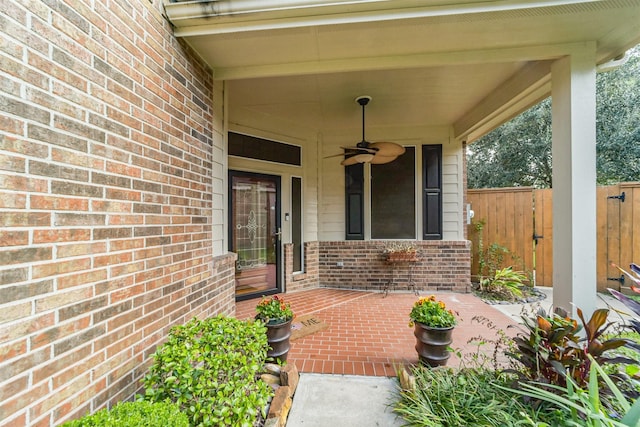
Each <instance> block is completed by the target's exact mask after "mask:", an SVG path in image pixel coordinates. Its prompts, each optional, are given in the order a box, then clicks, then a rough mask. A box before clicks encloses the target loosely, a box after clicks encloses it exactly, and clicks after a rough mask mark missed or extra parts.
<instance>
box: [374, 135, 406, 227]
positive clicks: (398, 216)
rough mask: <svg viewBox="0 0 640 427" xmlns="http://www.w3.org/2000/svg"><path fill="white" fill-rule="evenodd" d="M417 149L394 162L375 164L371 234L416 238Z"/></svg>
mask: <svg viewBox="0 0 640 427" xmlns="http://www.w3.org/2000/svg"><path fill="white" fill-rule="evenodd" d="M415 159H416V154H415V148H413V147H407V151H406V152H405V153H404V154H403V155H401V156H400V157H398V158H397V159H396V160H394V161H393V162H391V163H387V164H384V165H371V237H372V238H373V239H415V238H416V185H415V163H416V162H415Z"/></svg>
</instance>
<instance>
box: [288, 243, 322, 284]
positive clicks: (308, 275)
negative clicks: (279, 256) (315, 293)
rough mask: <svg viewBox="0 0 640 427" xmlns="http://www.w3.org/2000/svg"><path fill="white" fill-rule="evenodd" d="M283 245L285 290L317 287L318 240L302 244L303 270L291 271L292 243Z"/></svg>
mask: <svg viewBox="0 0 640 427" xmlns="http://www.w3.org/2000/svg"><path fill="white" fill-rule="evenodd" d="M283 246H284V257H285V264H284V265H285V275H284V277H285V290H286V291H287V292H295V291H300V290H303V289H312V288H317V287H318V242H306V243H305V244H304V271H302V272H296V273H294V272H293V244H292V243H287V244H285V245H283Z"/></svg>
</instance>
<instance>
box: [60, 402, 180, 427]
mask: <svg viewBox="0 0 640 427" xmlns="http://www.w3.org/2000/svg"><path fill="white" fill-rule="evenodd" d="M166 426H171V427H189V419H188V418H187V416H186V415H185V414H183V413H182V412H180V408H178V406H177V405H174V404H172V403H168V402H157V403H153V402H124V403H119V404H117V405H116V406H114V407H113V408H112V409H111V410H107V409H103V410H100V411H98V412H96V413H95V414H93V415H87V416H85V417H83V418H80V419H78V420H73V421H69V422H67V423H64V424H63V427H166Z"/></svg>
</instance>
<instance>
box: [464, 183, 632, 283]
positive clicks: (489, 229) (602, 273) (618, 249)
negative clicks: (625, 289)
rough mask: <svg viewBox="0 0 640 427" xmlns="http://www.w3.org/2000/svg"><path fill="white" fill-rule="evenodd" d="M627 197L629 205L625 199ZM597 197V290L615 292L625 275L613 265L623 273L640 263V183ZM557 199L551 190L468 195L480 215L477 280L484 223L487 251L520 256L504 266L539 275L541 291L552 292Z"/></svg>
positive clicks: (473, 228)
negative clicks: (498, 249) (497, 248)
mask: <svg viewBox="0 0 640 427" xmlns="http://www.w3.org/2000/svg"><path fill="white" fill-rule="evenodd" d="M623 193H624V201H622V199H621V198H620V196H621V195H622V194H623ZM596 197H597V215H596V222H597V223H596V224H595V226H596V227H597V260H596V262H597V266H596V268H597V281H598V290H605V289H606V288H607V287H611V288H614V289H615V288H619V287H620V286H621V283H620V282H619V281H616V280H613V279H619V278H620V273H619V272H618V271H617V270H616V269H615V268H613V267H611V266H610V263H611V262H614V263H616V264H618V265H620V266H622V267H623V268H627V267H628V266H629V264H630V263H631V262H633V261H634V260H635V261H636V262H638V263H640V183H622V184H618V185H612V186H607V187H598V189H597V195H596ZM552 199H553V190H551V189H545V190H534V189H532V188H499V189H481V190H468V202H469V203H471V209H473V211H474V214H475V215H474V218H473V220H472V224H471V225H469V226H468V227H469V228H468V235H469V239H470V240H471V241H472V242H473V245H474V249H473V251H472V253H473V257H474V259H473V264H472V274H474V275H476V274H478V254H477V247H478V239H479V232H478V224H479V223H480V222H481V221H482V222H483V223H484V226H483V228H482V239H483V245H484V247H485V248H487V247H488V246H489V245H491V244H492V243H497V244H499V245H501V246H503V247H505V248H507V249H509V251H510V252H511V253H513V254H515V255H516V259H515V260H514V259H511V258H509V257H507V259H505V260H504V263H503V264H504V266H507V265H514V266H516V268H519V269H522V268H524V269H526V270H528V271H531V272H535V273H534V274H535V281H536V285H538V286H552V284H553V234H552V231H553V223H552V207H553V200H552ZM636 224H637V225H636ZM536 242H537V243H536ZM626 286H628V283H627V284H626Z"/></svg>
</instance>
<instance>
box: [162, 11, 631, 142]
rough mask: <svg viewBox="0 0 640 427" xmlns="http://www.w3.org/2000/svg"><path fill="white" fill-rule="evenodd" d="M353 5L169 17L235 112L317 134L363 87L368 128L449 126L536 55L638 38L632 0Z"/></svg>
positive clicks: (612, 48) (338, 120) (611, 53)
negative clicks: (224, 88)
mask: <svg viewBox="0 0 640 427" xmlns="http://www.w3.org/2000/svg"><path fill="white" fill-rule="evenodd" d="M221 3H224V2H221ZM283 3H287V2H283ZM334 3H335V2H334ZM337 3H346V2H337ZM354 3H358V5H357V6H358V7H360V9H358V7H354V11H352V12H351V13H350V12H340V13H334V14H330V13H325V14H324V15H323V14H322V13H321V12H320V10H321V9H318V13H317V14H316V15H313V16H311V15H309V14H308V13H307V14H306V15H305V13H302V12H300V11H299V10H298V11H293V12H290V13H289V15H287V14H285V13H284V12H281V15H283V16H282V17H281V18H279V19H278V17H277V16H276V15H275V12H268V13H267V12H265V13H262V14H261V13H255V14H253V15H251V14H246V15H243V14H240V15H238V16H233V14H231V15H229V16H226V15H225V16H220V17H217V18H216V17H208V18H203V17H199V18H197V17H196V18H192V19H191V21H190V23H189V22H187V21H181V22H178V23H176V22H174V24H176V25H178V27H177V28H176V34H177V35H178V36H180V37H183V38H184V39H185V40H186V41H187V42H188V43H189V44H190V45H191V46H192V47H193V48H194V49H195V50H196V51H197V52H198V54H199V55H200V56H202V58H203V59H204V60H205V61H206V62H207V63H208V64H209V65H210V66H211V67H212V69H213V73H214V77H215V78H217V79H223V80H227V81H229V83H228V89H229V105H230V117H231V120H232V121H233V120H234V117H236V118H238V117H239V116H240V115H243V116H245V117H246V115H247V114H252V113H255V114H261V115H263V116H270V117H273V118H274V119H277V120H278V121H282V120H284V121H285V122H286V121H290V122H292V123H294V122H295V123H296V124H297V125H300V126H304V127H308V128H310V129H314V130H317V131H320V132H323V131H326V132H329V131H334V130H335V129H342V128H345V129H346V128H349V127H350V126H351V127H354V125H355V128H357V126H358V123H357V120H355V122H356V123H354V117H357V115H358V111H359V110H358V106H357V105H355V103H353V99H354V98H355V97H356V96H358V95H362V94H367V95H371V96H373V97H374V101H373V102H372V103H371V104H370V106H369V107H367V113H368V116H367V121H368V122H369V123H371V124H372V125H373V126H378V127H382V128H384V127H398V126H412V125H422V126H437V125H453V124H455V122H456V121H457V120H459V119H461V118H462V117H463V116H464V115H465V114H466V113H467V112H468V111H470V109H472V108H473V107H474V106H476V105H479V104H481V103H482V101H483V99H485V98H486V97H488V96H490V95H491V94H492V93H493V92H494V91H496V90H499V88H500V87H501V85H502V84H503V82H505V81H507V80H508V79H509V78H511V77H512V76H514V75H516V74H517V73H518V71H519V70H520V69H522V67H525V66H527V65H530V64H531V63H533V62H536V61H545V60H550V59H554V58H557V57H559V56H562V55H566V54H568V53H571V52H572V51H574V50H575V49H580V48H581V47H582V46H583V45H584V43H588V42H595V44H596V46H597V60H598V62H605V61H607V60H610V59H612V58H613V57H615V56H616V55H619V54H620V53H621V52H623V51H624V50H625V49H627V48H629V47H632V46H633V45H635V44H637V43H638V42H639V41H640V28H639V26H638V24H637V23H638V22H640V1H638V0H612V1H578V2H544V1H541V2H525V1H520V2H473V1H472V2H468V3H459V2H437V3H436V2H421V4H424V5H427V6H425V7H424V8H423V9H421V11H422V15H421V14H420V13H418V12H420V11H419V10H418V9H416V8H409V7H408V6H407V5H409V4H413V3H416V2H413V3H412V2H407V1H399V0H396V4H398V5H401V6H407V7H404V8H398V9H388V8H387V9H385V10H384V11H383V12H379V11H378V12H375V11H371V12H370V13H369V15H367V13H366V11H363V10H362V7H363V6H362V5H361V4H360V3H362V2H354ZM373 3H380V2H373ZM392 3H393V2H386V3H385V7H388V6H389V5H390V4H392ZM481 4H484V5H490V6H495V7H493V8H492V7H484V8H481V7H480V5H481ZM340 6H344V5H340ZM498 6H501V8H499V7H498ZM430 7H431V8H430ZM474 8H475V9H474ZM203 10H204V9H203ZM307 12H308V10H307ZM410 12H413V13H410ZM269 13H271V14H270V15H269ZM295 13H297V14H298V15H299V16H297V17H292V15H293V14H295ZM539 97H540V93H539V92H538V93H537V94H536V98H539ZM533 101H534V100H533V98H532V102H533ZM514 105H518V108H520V109H521V108H523V104H522V103H514ZM354 106H355V108H354ZM487 114H489V112H487ZM506 115H513V113H512V112H511V113H507V114H506ZM493 122H496V118H495V117H493Z"/></svg>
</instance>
